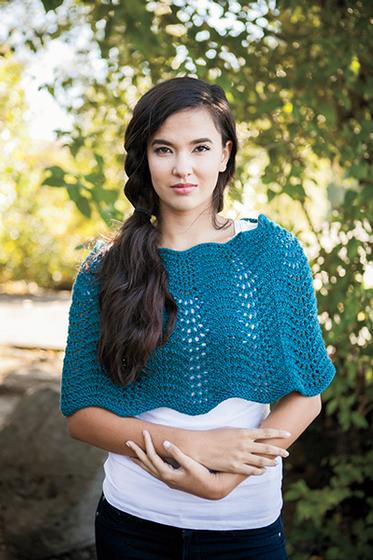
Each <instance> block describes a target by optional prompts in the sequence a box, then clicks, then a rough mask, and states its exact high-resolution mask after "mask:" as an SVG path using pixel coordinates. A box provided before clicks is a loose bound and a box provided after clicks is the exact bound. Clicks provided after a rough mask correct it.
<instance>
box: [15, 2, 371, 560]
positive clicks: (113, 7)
mask: <svg viewBox="0 0 373 560" xmlns="http://www.w3.org/2000/svg"><path fill="white" fill-rule="evenodd" d="M42 4H43V7H44V9H45V14H44V17H43V18H39V20H38V22H36V23H35V22H34V23H33V25H32V26H24V27H22V26H20V25H19V22H15V25H14V27H12V26H10V28H9V33H8V37H7V45H8V46H9V47H10V49H13V50H14V51H15V52H16V51H17V48H19V46H18V45H19V42H21V43H22V44H23V45H24V46H26V47H28V48H29V49H31V50H33V51H34V52H38V51H40V50H42V49H43V48H45V47H46V46H47V45H48V44H50V43H51V42H53V41H55V40H60V41H65V42H67V43H69V44H72V45H78V46H77V49H76V65H75V66H74V67H72V68H71V69H70V70H69V69H68V68H66V67H64V68H63V69H61V71H60V72H59V73H58V74H57V75H56V76H54V79H53V81H52V82H51V83H47V84H45V87H46V88H47V89H48V91H49V92H50V93H51V94H52V95H53V96H55V98H56V99H57V100H58V101H59V103H60V104H61V105H63V106H64V107H65V109H66V111H68V112H69V113H70V114H72V115H74V127H73V130H72V131H67V130H66V131H64V130H59V131H58V138H59V140H60V141H61V142H63V145H64V146H65V148H66V149H67V150H68V151H69V153H70V156H71V157H70V158H69V159H68V160H66V161H65V163H64V164H62V163H61V162H60V163H54V164H52V165H48V166H47V169H46V171H45V176H44V179H43V184H44V185H49V186H50V187H51V188H52V190H53V189H57V190H63V191H64V192H66V193H67V196H68V197H69V199H70V200H71V201H72V202H73V203H74V204H75V205H76V207H77V208H78V209H79V211H80V212H81V213H82V215H83V216H85V217H86V219H87V218H90V217H92V216H93V215H95V214H93V213H97V214H98V215H99V216H100V217H101V219H102V220H103V221H104V222H105V224H106V225H108V226H110V224H111V220H112V219H114V220H121V219H122V213H123V210H124V212H125V211H126V208H127V206H126V203H125V204H124V206H121V200H120V190H119V189H118V187H117V186H118V183H121V182H122V181H123V178H122V173H123V172H122V166H123V163H122V155H121V154H119V153H118V148H117V146H118V138H121V137H122V136H123V133H124V130H125V126H126V124H127V122H128V120H129V118H130V115H131V110H132V108H133V106H134V104H135V103H136V101H137V99H138V98H139V96H141V95H142V94H143V93H144V92H145V91H146V90H147V89H148V88H149V87H151V85H152V84H154V83H156V82H158V81H160V80H164V79H167V78H169V77H173V76H178V75H185V74H187V75H191V76H197V77H199V78H202V79H206V80H208V81H212V82H215V83H217V84H219V85H221V86H222V87H223V88H224V90H225V92H226V94H227V97H228V100H229V102H230V103H231V105H232V108H233V111H234V114H235V116H236V119H237V122H238V126H239V133H240V139H241V150H240V152H239V155H238V162H237V163H238V165H237V174H236V178H235V180H234V181H233V183H232V185H231V189H230V193H229V197H230V199H231V200H233V201H238V202H239V201H241V200H242V194H243V191H244V188H245V186H246V185H247V184H249V183H251V184H252V183H253V174H254V172H253V167H252V166H251V165H250V164H251V163H253V162H254V163H256V164H258V165H259V166H260V167H261V170H260V174H259V179H255V178H254V179H255V190H256V192H258V193H261V194H263V195H264V196H265V199H264V200H266V203H265V205H266V208H270V211H269V214H270V215H271V216H273V218H274V219H276V217H277V219H279V220H280V221H281V222H282V223H284V225H289V226H290V227H291V228H292V229H294V231H295V233H296V234H297V235H299V237H300V238H301V240H302V242H303V243H304V245H305V246H306V247H307V251H308V253H309V256H310V264H311V267H312V270H313V274H314V278H315V286H316V288H317V291H318V304H319V314H320V320H321V323H322V326H323V330H324V338H325V342H326V344H327V346H328V348H329V350H330V352H331V355H332V357H333V361H334V364H335V366H336V369H337V376H336V378H335V380H334V382H333V384H332V385H331V387H329V388H328V389H327V390H326V391H325V393H323V401H324V402H325V405H326V406H325V407H324V409H323V412H322V414H321V415H320V417H319V419H318V420H317V422H315V423H314V424H313V425H312V426H311V427H310V429H309V430H307V432H306V434H304V436H302V438H301V439H300V441H299V442H297V443H296V444H295V446H294V447H296V448H297V449H298V450H300V451H301V453H300V454H299V455H298V457H300V459H299V464H297V463H296V462H294V460H293V463H292V464H290V466H288V465H286V467H288V468H289V472H288V477H289V480H291V484H287V486H286V488H285V490H286V492H285V504H286V503H288V504H289V506H288V507H289V511H290V510H291V525H292V530H291V533H289V553H290V556H291V557H292V558H294V560H309V559H310V558H312V559H315V560H316V559H325V560H333V559H341V558H349V557H351V558H359V559H364V558H368V557H370V553H371V545H372V542H371V539H372V534H373V513H372V505H373V504H372V498H371V497H370V495H369V493H368V492H367V489H368V488H371V486H372V468H371V464H372V458H373V451H372V448H371V444H370V439H369V437H368V428H369V425H370V424H371V420H372V408H373V407H372V376H373V372H372V345H371V344H370V342H371V324H372V283H371V281H369V277H368V272H369V270H370V271H371V270H372V268H369V266H370V267H371V266H372V265H371V263H370V256H371V240H372V228H371V222H370V220H369V217H370V216H372V210H373V204H372V195H371V193H372V182H373V181H372V153H373V152H372V135H373V125H372V113H371V108H372V94H373V73H372V56H371V53H372V52H373V35H372V33H371V29H370V27H371V22H372V18H373V13H372V12H373V4H372V2H371V1H370V0H355V1H345V0H330V1H328V2H325V1H321V0H319V1H316V0H309V1H306V0H296V1H295V0H279V1H277V2H272V1H264V0H262V1H258V2H243V1H241V0H232V1H228V0H216V1H211V2H205V3H202V4H201V3H198V2H197V1H196V0H195V1H191V2H186V1H184V0H158V1H157V0H155V1H138V0H105V1H103V2H102V1H100V2H98V1H92V0H85V1H84V2H82V1H79V0H70V1H69V2H67V1H65V2H62V1H59V0H52V1H48V0H43V2H42ZM320 170H322V171H323V173H324V175H323V178H322V180H320ZM325 174H326V175H325ZM325 176H327V177H328V178H327V179H326V180H325ZM325 182H327V185H326V187H327V189H326V196H327V201H326V202H325V200H323V198H322V196H320V193H319V192H318V191H320V189H321V188H322V184H324V185H325ZM284 208H285V209H286V215H285V213H284ZM286 216H289V218H287V217H286ZM285 221H288V222H289V224H286V223H285ZM321 432H322V437H320V433H321Z"/></svg>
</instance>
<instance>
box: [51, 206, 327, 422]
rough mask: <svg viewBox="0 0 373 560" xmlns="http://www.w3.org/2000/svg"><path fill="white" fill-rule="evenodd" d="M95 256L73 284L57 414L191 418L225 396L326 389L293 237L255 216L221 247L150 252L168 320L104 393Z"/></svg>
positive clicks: (313, 303) (311, 300)
mask: <svg viewBox="0 0 373 560" xmlns="http://www.w3.org/2000/svg"><path fill="white" fill-rule="evenodd" d="M243 220H247V221H251V222H252V221H256V220H254V219H253V218H243ZM98 248H99V244H97V246H95V247H94V248H93V250H92V252H91V253H90V254H89V255H88V257H87V258H86V260H85V261H84V262H83V264H82V265H81V267H80V270H79V272H78V274H77V277H76V279H75V282H74V286H73V293H72V301H71V306H70V311H69V330H68V339H67V344H66V350H65V356H64V363H63V371H62V380H61V401H60V408H61V411H62V413H63V414H64V415H65V416H68V415H70V414H73V413H74V412H75V411H76V410H78V409H80V408H84V407H86V406H99V407H102V408H106V409H108V410H111V411H112V412H114V413H116V414H118V415H120V416H133V415H136V414H141V413H142V412H145V411H148V410H151V409H154V408H158V407H170V408H173V409H175V410H178V411H179V412H182V413H186V414H189V415H199V414H205V413H206V412H208V411H210V410H211V409H213V408H214V407H216V406H217V405H218V404H219V403H221V402H222V401H224V400H225V399H228V398H230V397H240V398H243V399H247V400H251V401H255V402H260V403H272V402H274V401H276V400H278V399H279V398H281V397H282V396H284V395H286V394H288V393H290V392H292V391H299V392H300V393H301V394H303V395H306V396H313V395H316V394H319V393H321V392H322V391H323V390H324V389H325V388H326V387H327V386H328V385H329V384H330V383H331V381H332V379H333V377H334V375H335V367H334V365H333V363H332V361H331V359H330V357H329V356H328V354H327V351H326V348H325V344H324V341H323V338H322V332H321V327H320V324H319V321H318V315H317V300H316V295H315V291H314V288H313V283H312V273H311V269H310V267H309V264H308V261H307V257H306V255H305V253H304V250H303V248H302V246H301V244H300V242H299V241H298V239H297V238H296V237H295V236H294V235H293V234H292V233H290V232H289V231H288V230H286V229H285V228H283V227H282V226H280V225H279V224H277V223H276V222H274V221H272V220H270V219H269V218H267V217H266V216H265V215H264V214H259V216H258V219H257V227H255V228H252V229H248V230H242V231H239V232H238V233H237V234H236V235H235V236H233V237H232V238H231V239H230V240H229V241H228V242H225V243H214V242H211V243H210V242H208V243H201V244H199V245H195V246H193V247H190V248H189V249H186V250H184V251H176V250H173V249H167V248H161V249H159V251H160V255H161V258H162V260H163V262H164V266H165V267H166V269H167V272H168V280H169V289H170V292H171V293H172V295H173V297H174V298H175V301H176V302H177V305H178V317H177V322H176V325H175V329H174V331H173V333H172V334H171V336H170V338H169V339H168V341H167V343H166V344H165V345H164V346H163V347H158V348H156V349H155V351H154V352H153V353H152V354H151V355H150V356H149V359H148V361H147V364H146V367H145V369H144V371H142V372H141V375H140V377H139V379H138V380H137V381H136V382H135V383H132V384H131V385H129V386H127V387H119V386H117V385H114V384H113V383H112V381H111V380H110V378H109V377H108V376H107V375H106V374H105V372H104V370H103V368H102V367H101V365H100V364H99V362H98V359H97V357H96V345H97V341H98V338H99V329H100V310H99V303H98V297H99V290H100V288H99V283H98V281H97V278H96V277H95V274H94V272H95V270H97V267H98V266H99V262H100V253H99V251H98ZM87 264H88V267H87V266H86V265H87ZM83 265H84V266H83Z"/></svg>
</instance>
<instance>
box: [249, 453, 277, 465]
mask: <svg viewBox="0 0 373 560" xmlns="http://www.w3.org/2000/svg"><path fill="white" fill-rule="evenodd" d="M246 461H247V463H249V464H250V465H252V466H255V467H274V466H275V465H277V462H276V461H275V459H269V458H268V457H261V456H260V455H250V457H249V458H248V459H247V460H246Z"/></svg>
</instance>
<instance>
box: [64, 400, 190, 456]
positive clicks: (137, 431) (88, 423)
mask: <svg viewBox="0 0 373 560" xmlns="http://www.w3.org/2000/svg"><path fill="white" fill-rule="evenodd" d="M67 426H68V431H69V433H70V436H71V437H72V438H74V439H77V440H79V441H83V442H85V443H89V444H90V445H93V446H95V447H99V448H101V449H105V450H106V451H110V452H112V453H118V454H120V455H128V456H129V457H137V455H136V453H135V452H134V451H133V450H132V449H130V448H129V447H127V445H126V441H128V440H131V441H134V442H135V443H137V445H138V446H139V447H141V448H142V449H145V441H144V437H143V433H142V431H143V430H148V431H149V432H150V435H151V437H152V441H153V445H154V448H155V450H156V452H157V454H158V455H159V456H160V457H170V454H169V453H168V452H167V450H166V449H165V448H164V446H163V442H164V441H165V440H169V441H172V442H173V443H175V445H176V446H177V447H180V449H182V450H183V451H184V452H185V453H188V449H189V445H190V443H191V431H190V430H183V429H181V428H174V427H171V426H164V425H162V424H154V423H151V422H146V421H144V420H141V419H140V418H135V417H133V416H125V417H122V416H118V415H117V414H114V413H113V412H111V411H109V410H106V409H104V408H99V407H87V408H82V409H80V410H78V411H77V412H75V413H74V414H72V415H71V416H69V417H68V418H67Z"/></svg>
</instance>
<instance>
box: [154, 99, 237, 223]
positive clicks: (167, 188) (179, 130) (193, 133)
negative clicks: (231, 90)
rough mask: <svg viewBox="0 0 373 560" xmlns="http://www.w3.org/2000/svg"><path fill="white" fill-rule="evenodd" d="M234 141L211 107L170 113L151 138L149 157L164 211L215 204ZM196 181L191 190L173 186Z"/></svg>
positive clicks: (155, 186) (161, 209)
mask: <svg viewBox="0 0 373 560" xmlns="http://www.w3.org/2000/svg"><path fill="white" fill-rule="evenodd" d="M231 147H232V141H231V140H229V141H228V142H227V143H226V146H223V145H222V137H221V134H220V132H219V131H218V130H217V129H216V127H215V124H214V121H213V120H212V117H211V116H210V113H209V112H208V110H207V109H204V108H201V109H187V110H183V111H180V112H177V113H173V114H172V115H170V116H169V117H168V118H167V119H166V120H165V121H164V123H163V124H162V126H161V127H160V128H159V129H158V130H157V132H156V133H155V134H153V136H152V137H151V138H150V140H149V142H148V146H147V157H148V164H149V169H150V175H151V180H152V183H153V187H154V190H155V191H156V193H157V194H158V196H159V203H160V211H161V214H162V211H164V210H166V211H167V210H194V209H201V208H203V209H205V208H209V207H210V205H211V196H212V192H213V190H214V188H215V186H216V183H217V179H218V176H219V172H221V171H224V170H225V168H226V165H227V162H228V159H229V155H230V151H231ZM178 183H182V184H185V183H189V184H192V185H195V186H194V187H193V188H190V189H189V190H188V192H185V191H184V192H183V191H182V190H180V189H177V188H173V185H175V184H178Z"/></svg>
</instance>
